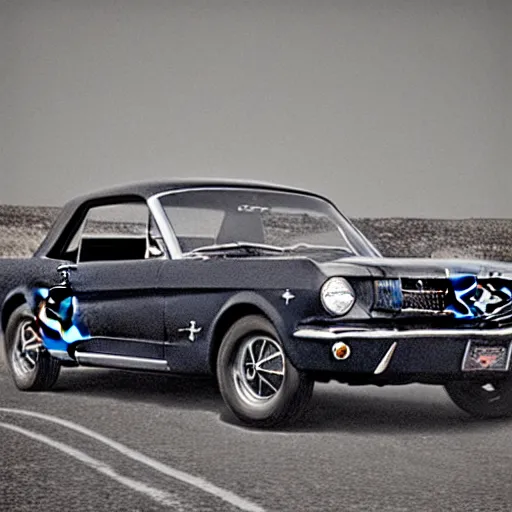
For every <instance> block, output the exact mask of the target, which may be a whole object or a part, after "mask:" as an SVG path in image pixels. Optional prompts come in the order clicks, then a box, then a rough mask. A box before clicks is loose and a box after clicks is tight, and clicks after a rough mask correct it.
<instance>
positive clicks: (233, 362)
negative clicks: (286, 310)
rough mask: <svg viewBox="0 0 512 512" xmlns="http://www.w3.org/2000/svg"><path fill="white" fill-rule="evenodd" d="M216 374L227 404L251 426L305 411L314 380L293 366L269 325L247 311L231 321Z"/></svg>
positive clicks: (285, 420)
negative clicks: (244, 314)
mask: <svg viewBox="0 0 512 512" xmlns="http://www.w3.org/2000/svg"><path fill="white" fill-rule="evenodd" d="M217 379H218V382H219V388H220V392H221V394H222V397H223V398H224V401H225V402H226V404H227V406H228V407H229V408H230V409H231V411H232V412H233V413H234V414H235V415H236V416H237V417H238V419H240V420H241V421H242V422H244V423H246V424H248V425H251V426H255V427H275V426H280V425H284V424H286V423H291V422H292V421H293V420H295V419H297V418H298V417H299V416H300V415H301V414H302V413H303V412H304V410H305V408H306V406H307V404H308V402H309V399H310V398H311V394H312V392H313V386H314V381H313V380H312V379H311V378H309V377H308V376H307V375H306V374H304V373H303V372H300V371H298V370H297V369H296V368H294V367H293V366H292V364H291V363H290V361H289V360H288V358H287V357H286V354H285V353H284V350H283V345H282V343H281V341H280V339H279V336H278V334H277V332H276V330H275V328H274V327H273V325H272V324H271V323H270V322H269V321H268V320H266V319H265V318H263V317H260V316H247V317H244V318H241V319H240V320H238V321H237V322H235V323H234V324H233V326H232V327H231V328H230V329H229V331H228V332H227V334H226V335H225V336H224V339H223V340H222V343H221V346H220V349H219V353H218V356H217Z"/></svg>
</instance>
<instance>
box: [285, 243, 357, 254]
mask: <svg viewBox="0 0 512 512" xmlns="http://www.w3.org/2000/svg"><path fill="white" fill-rule="evenodd" d="M302 250H306V251H336V252H343V253H345V254H354V252H353V251H352V250H350V249H348V248H347V247H340V246H339V245H320V244H319V245H315V244H308V243H306V242H301V243H298V244H295V245H289V246H287V247H283V251H285V252H300V251H302Z"/></svg>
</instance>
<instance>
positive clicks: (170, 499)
mask: <svg viewBox="0 0 512 512" xmlns="http://www.w3.org/2000/svg"><path fill="white" fill-rule="evenodd" d="M0 427H2V428H6V429H8V430H12V431H13V432H17V433H18V434H23V435H24V436H27V437H30V438H31V439H35V440H36V441H39V442H41V443H44V444H47V445H48V446H51V447H52V448H55V449H57V450H60V451H61V452H64V453H65V454H66V455H69V456H71V457H73V458H75V459H77V460H79V461H80V462H83V463H84V464H86V465H87V466H89V467H91V468H93V469H95V470H96V471H99V472H100V473H103V474H104V475H106V476H109V477H110V478H112V480H115V481H116V482H119V483H120V484H123V485H124V486H126V487H129V488H130V489H133V490H134V491H137V492H140V493H142V494H145V495H146V496H147V497H148V498H151V499H152V500H153V501H156V502H157V503H159V504H160V505H165V506H166V507H173V509H174V510H180V511H185V510H191V507H190V506H184V505H183V503H181V502H180V501H179V500H177V499H176V498H175V497H174V496H173V495H172V494H170V493H168V492H165V491H161V490H160V489H156V488H155V487H151V486H149V485H146V484H145V483H143V482H139V481H138V480H134V479H133V478H128V477H126V476H123V475H120V474H119V473H117V472H116V471H115V470H114V469H113V468H112V467H110V466H109V465H108V464H105V463H104V462H101V461H99V460H97V459H94V458H92V457H89V455H87V454H85V453H84V452H81V451H80V450H77V449H76V448H73V447H71V446H69V445H67V444H64V443H60V442H59V441H54V440H53V439H50V438H49V437H46V436H44V435H42V434H38V433H37V432H33V431H31V430H26V429H24V428H21V427H17V426H15V425H9V424H8V423H1V422H0Z"/></svg>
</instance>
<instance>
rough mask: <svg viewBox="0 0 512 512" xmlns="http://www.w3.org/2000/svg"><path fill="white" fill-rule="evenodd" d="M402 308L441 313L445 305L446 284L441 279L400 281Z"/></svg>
mask: <svg viewBox="0 0 512 512" xmlns="http://www.w3.org/2000/svg"><path fill="white" fill-rule="evenodd" d="M402 295H403V302H402V310H415V311H422V312H425V313H426V312H432V313H442V312H443V311H444V310H445V309H446V306H447V295H448V286H447V283H446V282H445V281H444V280H442V279H439V280H434V279H431V280H425V281H422V280H421V279H418V280H404V281H402Z"/></svg>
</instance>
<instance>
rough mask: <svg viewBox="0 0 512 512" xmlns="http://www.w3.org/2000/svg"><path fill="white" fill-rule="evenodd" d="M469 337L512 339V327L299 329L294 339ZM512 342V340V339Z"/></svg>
mask: <svg viewBox="0 0 512 512" xmlns="http://www.w3.org/2000/svg"><path fill="white" fill-rule="evenodd" d="M468 336H476V337H482V336H489V337H493V338H503V337H509V336H510V337H511V338H512V327H506V328H503V329H410V330H408V331H398V330H391V329H376V330H370V329H364V330H363V329H344V330H343V331H340V330H339V329H338V330H336V329H315V328H304V329H298V330H297V331H295V332H294V333H293V337H294V338H302V339H310V340H328V341H336V340H345V339H351V340H354V339H360V340H375V339H377V340H402V339H410V338H447V339H450V338H467V337H468ZM511 341H512V339H511Z"/></svg>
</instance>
